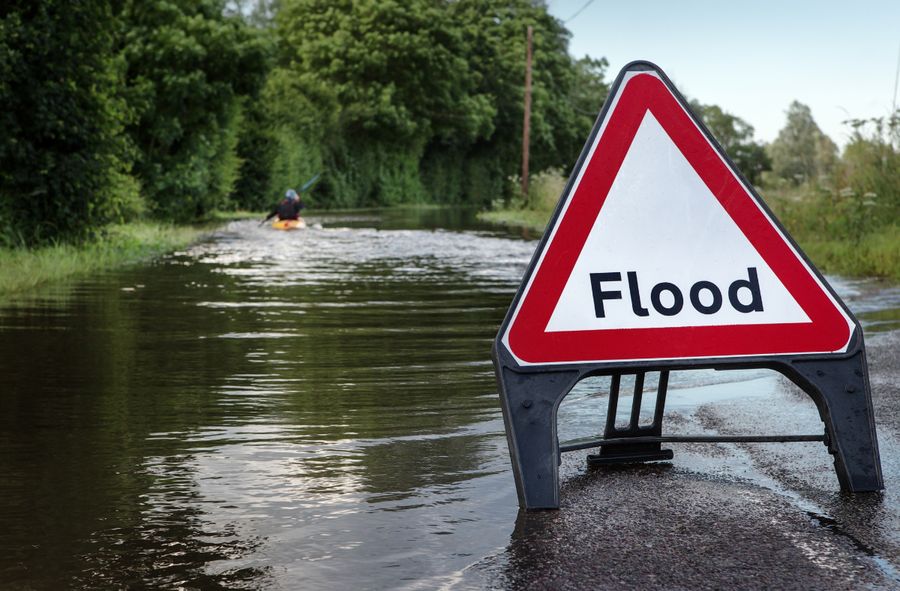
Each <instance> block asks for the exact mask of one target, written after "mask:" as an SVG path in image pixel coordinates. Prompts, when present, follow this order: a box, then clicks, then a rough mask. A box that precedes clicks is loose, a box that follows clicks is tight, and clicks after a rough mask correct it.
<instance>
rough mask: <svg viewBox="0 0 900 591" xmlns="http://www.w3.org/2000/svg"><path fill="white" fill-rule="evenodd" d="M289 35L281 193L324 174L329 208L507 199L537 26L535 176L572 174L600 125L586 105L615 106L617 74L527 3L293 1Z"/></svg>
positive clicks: (277, 170)
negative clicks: (607, 76)
mask: <svg viewBox="0 0 900 591" xmlns="http://www.w3.org/2000/svg"><path fill="white" fill-rule="evenodd" d="M276 22H277V32H278V36H279V38H280V40H281V43H282V47H281V49H280V52H279V53H280V60H279V66H278V68H276V70H275V71H274V72H273V74H272V76H271V77H270V84H269V88H268V89H267V90H268V91H269V94H268V95H267V96H268V98H269V99H270V101H271V102H269V108H270V109H271V110H272V111H273V113H272V116H273V118H274V125H273V129H274V130H275V141H276V143H277V144H278V146H279V147H278V149H277V150H276V153H277V156H276V159H277V160H278V161H277V162H276V166H275V167H274V174H273V177H272V180H273V182H274V183H275V186H277V181H281V182H288V181H290V180H291V178H292V177H290V176H286V175H284V172H285V171H291V172H292V173H293V178H294V179H299V178H303V177H304V176H305V175H306V174H307V173H308V172H309V171H310V170H311V169H309V168H308V167H307V168H306V169H303V163H304V162H309V163H313V164H315V165H317V166H321V167H324V168H325V169H326V170H327V171H328V173H327V175H326V177H325V182H324V183H323V186H322V188H321V189H320V190H319V193H318V196H317V199H319V202H320V203H322V204H325V205H329V206H352V205H390V204H395V203H400V202H409V201H435V202H445V203H468V204H478V205H485V204H487V203H489V202H490V201H491V200H492V199H495V198H497V197H498V196H501V195H503V194H504V192H505V191H506V188H507V186H508V183H507V179H508V177H510V176H511V175H513V174H515V173H516V171H517V170H518V166H519V163H520V160H521V152H520V150H521V133H522V118H523V106H522V104H523V78H524V67H525V34H524V33H525V29H526V27H527V26H528V25H532V26H533V27H534V30H535V33H534V67H533V71H534V74H533V78H534V83H533V87H534V91H533V111H532V153H533V154H534V160H533V163H532V167H533V169H535V170H541V169H543V168H547V167H550V166H559V165H569V164H571V162H572V161H573V160H574V157H575V156H576V155H577V153H578V150H579V149H580V147H581V143H582V142H583V141H584V138H585V137H586V135H587V132H588V130H589V129H590V124H591V123H592V120H593V116H589V117H585V116H584V115H582V114H581V113H578V112H577V111H576V107H575V106H574V104H577V103H578V102H579V101H580V102H581V103H582V104H585V103H587V104H590V103H589V100H590V99H586V97H585V94H586V93H587V92H589V91H591V90H594V91H596V90H601V91H604V92H605V86H604V85H603V73H604V71H603V68H604V65H605V64H604V63H603V62H597V61H589V62H583V63H576V62H575V61H574V60H572V58H571V57H570V56H569V54H568V52H567V43H568V32H567V31H566V30H565V28H564V27H563V26H562V24H561V23H559V21H557V20H556V19H554V18H553V17H551V16H550V15H549V14H548V13H547V11H546V9H545V8H544V7H543V6H542V5H535V4H534V3H532V2H529V1H527V0H505V1H498V0H460V1H457V2H446V1H444V0H413V1H411V2H404V3H398V2H390V1H388V2H381V1H377V0H354V1H351V0H344V1H341V2H333V1H326V0H285V1H284V2H282V4H281V10H280V12H279V13H278V15H277V19H276ZM579 92H580V95H579ZM603 98H604V96H602V95H601V96H596V95H595V96H593V106H594V108H595V109H596V108H597V107H598V106H599V105H600V104H601V103H602V100H603ZM298 105H301V106H302V107H303V108H302V111H303V112H302V113H300V112H298V109H297V106H298ZM311 115H312V117H311ZM293 182H296V180H294V181H293Z"/></svg>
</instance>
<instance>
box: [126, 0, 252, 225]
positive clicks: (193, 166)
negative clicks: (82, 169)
mask: <svg viewBox="0 0 900 591" xmlns="http://www.w3.org/2000/svg"><path fill="white" fill-rule="evenodd" d="M122 18H123V21H124V23H125V25H126V29H125V34H124V36H123V38H122V52H123V56H124V58H125V61H126V64H127V70H126V78H125V80H126V84H127V97H128V100H129V103H130V104H131V105H132V106H133V107H134V108H135V110H136V118H135V120H134V122H133V123H132V124H130V125H129V126H128V132H129V135H130V137H131V138H132V140H133V142H134V145H135V146H136V148H137V157H136V163H135V173H136V175H137V176H138V178H139V179H140V180H141V182H142V184H143V187H144V191H145V194H146V196H147V198H148V199H149V201H150V205H151V210H152V212H153V213H154V214H155V215H156V216H157V217H162V218H166V219H174V220H181V221H186V220H191V219H194V218H196V217H198V216H202V215H204V214H205V213H207V212H209V211H211V210H212V209H214V208H216V207H222V206H225V205H227V202H228V201H227V200H228V196H229V195H230V194H231V192H232V190H233V188H234V186H235V183H236V181H237V175H238V170H239V166H240V160H239V158H238V156H237V152H236V150H237V144H238V131H239V129H240V122H241V119H242V105H241V98H242V97H244V96H253V95H254V94H256V93H257V92H258V91H259V88H260V87H261V85H262V83H263V81H264V78H265V74H266V71H267V47H268V44H267V43H266V42H265V40H264V38H263V34H262V32H261V31H258V30H257V29H255V28H252V27H250V26H249V25H248V24H247V23H246V22H245V21H244V19H243V18H241V17H238V16H225V14H224V0H169V1H168V2H143V1H141V0H125V1H124V7H123V10H122Z"/></svg>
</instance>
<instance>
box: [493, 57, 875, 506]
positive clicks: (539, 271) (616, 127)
mask: <svg viewBox="0 0 900 591" xmlns="http://www.w3.org/2000/svg"><path fill="white" fill-rule="evenodd" d="M493 358H494V366H495V369H496V373H497V380H498V383H499V385H500V399H501V403H502V407H503V418H504V421H505V424H506V433H507V440H508V443H509V451H510V456H511V459H512V464H513V471H514V474H515V480H516V488H517V491H518V496H519V504H520V506H521V507H523V508H525V509H553V508H558V507H559V473H558V467H559V460H560V453H561V451H571V450H573V449H584V448H587V447H599V448H600V453H599V454H596V455H592V456H589V461H591V462H596V463H611V462H623V461H629V462H630V461H648V460H658V459H667V458H671V457H672V452H671V451H669V450H665V449H662V447H661V444H662V443H667V442H673V441H824V442H825V445H826V446H827V447H828V451H829V452H830V453H831V454H833V455H834V465H835V471H836V472H837V476H838V479H839V481H840V485H841V489H842V490H845V491H850V492H863V491H876V490H881V489H882V488H883V481H882V475H881V463H880V458H879V455H878V443H877V440H876V436H875V422H874V417H873V413H872V402H871V393H870V389H869V381H868V370H867V366H866V357H865V348H864V344H863V335H862V330H861V328H860V326H859V322H858V321H857V320H856V319H855V318H854V317H853V315H852V314H851V313H850V311H849V310H848V309H847V307H846V306H845V305H844V303H843V302H842V301H841V300H840V298H839V297H838V296H837V294H836V293H835V292H834V291H833V290H832V289H831V287H830V286H829V285H828V283H827V282H826V281H825V279H824V278H823V277H822V275H821V274H820V273H819V272H818V271H817V270H816V268H815V267H814V266H813V265H812V263H810V262H809V261H808V260H807V259H806V257H805V256H804V255H803V254H802V253H801V251H800V249H799V248H798V247H797V245H796V244H795V243H794V242H793V240H792V239H791V238H790V237H789V236H788V234H787V232H786V231H785V230H784V228H782V227H781V225H780V224H779V223H778V222H777V220H776V219H775V217H774V215H773V214H772V212H771V211H769V209H768V208H767V207H766V205H765V204H764V203H763V201H762V199H760V197H759V196H758V195H757V194H756V193H755V191H754V189H753V187H752V186H751V185H750V183H749V182H747V180H746V179H744V178H743V177H742V176H741V174H740V173H739V172H738V171H737V169H736V168H735V166H734V164H733V163H732V162H731V161H730V160H729V159H728V157H727V156H726V154H725V152H724V151H723V150H722V148H721V147H720V146H719V144H718V143H717V142H716V140H715V139H714V138H713V137H712V135H711V134H710V133H709V131H708V130H707V129H706V127H705V126H704V125H703V123H702V122H701V121H700V119H699V118H698V117H696V116H695V115H694V114H693V113H692V112H691V110H690V108H689V106H688V104H687V102H686V101H685V99H684V98H683V97H682V96H681V95H680V94H679V93H678V91H677V90H676V89H675V88H674V86H673V85H672V83H671V81H669V79H668V78H667V77H666V75H665V74H664V73H663V72H662V71H661V70H660V69H659V68H658V67H657V66H655V65H653V64H651V63H648V62H633V63H631V64H629V65H627V66H626V67H625V68H624V69H623V70H622V72H621V73H620V74H619V76H618V78H617V79H616V81H615V83H614V84H613V87H612V89H611V90H610V95H609V98H608V99H607V101H606V104H605V105H604V106H603V109H602V111H601V112H600V116H599V117H598V119H597V122H596V124H595V125H594V129H593V131H592V132H591V136H590V138H589V139H588V141H587V144H586V145H585V147H584V150H583V151H582V154H581V156H580V158H579V160H578V163H577V164H576V166H575V169H574V171H573V172H572V175H571V177H570V178H569V181H568V183H567V185H566V188H565V190H564V192H563V195H562V197H561V199H560V202H559V205H558V206H557V208H556V211H555V213H554V214H553V217H552V219H551V221H550V223H549V225H548V227H547V231H546V232H545V233H544V236H543V238H542V240H541V241H540V244H539V245H538V247H537V249H536V251H535V254H534V257H533V258H532V261H531V263H530V265H529V268H528V270H527V272H526V273H525V277H524V278H523V281H522V284H521V286H520V288H519V291H518V292H517V294H516V296H515V299H514V300H513V303H512V305H511V306H510V309H509V312H508V313H507V315H506V318H505V320H504V322H503V325H502V326H501V328H500V331H499V333H498V335H497V339H496V341H495V343H494V348H493ZM704 368H714V369H741V368H769V369H773V370H776V371H778V372H780V373H781V374H783V375H784V376H786V377H787V378H789V379H790V380H791V381H793V382H794V383H795V384H797V385H798V386H799V387H800V388H802V389H803V390H804V391H805V392H806V393H807V394H809V396H810V397H812V399H813V400H814V401H815V404H816V407H817V408H818V410H819V415H820V416H821V418H822V421H823V422H824V425H825V433H824V435H811V436H810V435H799V436H797V435H794V436H764V437H713V436H698V437H677V436H668V437H667V436H663V435H662V415H663V409H664V405H665V392H666V386H667V382H668V373H669V372H670V371H672V370H687V369H704ZM649 372H659V382H658V384H659V385H658V386H657V396H656V405H655V410H654V417H653V421H652V423H651V424H649V425H639V411H640V407H641V397H642V395H643V392H644V380H645V376H646V375H647V374H648V373H649ZM625 375H634V376H635V380H634V382H635V387H634V395H633V397H632V408H631V413H630V414H631V421H630V424H629V426H628V427H627V428H617V427H616V425H615V416H616V410H617V405H618V402H619V390H620V387H621V377H622V376H625ZM590 376H612V381H611V384H612V386H611V391H610V398H609V413H608V417H607V425H606V430H605V433H604V437H603V439H600V440H597V441H594V442H591V443H589V444H585V445H578V446H570V447H568V448H563V449H561V448H560V445H559V442H558V439H557V433H556V416H557V410H558V408H559V404H560V402H561V401H562V399H563V398H564V397H565V396H566V394H568V393H569V391H570V390H571V389H572V388H573V387H574V386H575V384H576V383H578V382H579V381H580V380H582V379H584V378H587V377H590Z"/></svg>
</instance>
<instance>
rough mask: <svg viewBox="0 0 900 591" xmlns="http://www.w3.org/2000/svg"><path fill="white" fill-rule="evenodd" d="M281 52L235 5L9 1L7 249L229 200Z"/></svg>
mask: <svg viewBox="0 0 900 591" xmlns="http://www.w3.org/2000/svg"><path fill="white" fill-rule="evenodd" d="M269 47H270V46H269V43H268V42H267V41H266V38H265V35H264V34H263V33H262V32H260V31H258V30H256V29H253V28H252V27H250V26H249V25H248V24H247V23H245V22H244V20H243V19H242V18H240V17H238V16H226V14H225V2H224V0H202V1H198V0H167V1H166V2H143V1H138V0H78V1H61V0H40V1H34V0H29V1H18V0H14V1H10V2H5V3H4V4H3V6H2V8H0V103H2V104H3V106H4V108H3V111H2V113H0V245H7V246H9V245H33V244H39V243H43V242H51V241H57V240H81V239H86V238H89V237H90V236H91V235H92V234H93V233H94V232H95V231H96V229H98V228H100V227H102V226H103V225H104V224H106V223H109V222H114V221H120V220H124V219H131V218H134V217H137V216H139V215H141V214H144V213H148V212H149V213H150V214H152V215H154V216H155V217H158V218H163V219H170V220H176V221H183V220H189V219H194V218H196V217H197V216H201V215H204V214H206V213H208V212H209V211H210V210H212V209H213V208H215V207H222V206H224V205H227V204H229V203H230V201H229V200H230V198H231V197H230V196H231V195H232V193H233V189H234V187H235V184H236V181H237V176H238V173H239V170H240V165H241V160H240V158H239V156H238V153H237V149H236V148H237V144H238V137H239V132H240V130H241V122H242V115H243V108H244V104H245V102H246V101H248V100H252V99H253V97H254V95H255V94H257V92H258V90H259V88H260V87H261V86H262V84H263V82H264V80H265V76H266V73H267V69H268V68H267V64H268V51H269Z"/></svg>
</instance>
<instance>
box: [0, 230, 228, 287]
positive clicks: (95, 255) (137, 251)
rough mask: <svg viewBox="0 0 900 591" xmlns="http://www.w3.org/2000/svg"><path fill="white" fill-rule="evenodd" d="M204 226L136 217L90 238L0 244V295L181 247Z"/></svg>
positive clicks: (142, 258) (137, 260)
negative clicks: (3, 246) (18, 245)
mask: <svg viewBox="0 0 900 591" xmlns="http://www.w3.org/2000/svg"><path fill="white" fill-rule="evenodd" d="M209 229H210V227H209V226H173V225H167V224H157V223H150V222H137V223H129V224H122V225H113V226H109V227H107V228H106V229H105V230H104V231H103V233H102V235H101V236H99V237H98V238H96V239H95V240H92V241H90V242H87V243H84V244H79V245H72V244H58V245H54V246H45V247H41V248H35V249H0V297H9V296H13V295H16V294H19V293H23V292H27V291H29V290H32V289H35V288H37V287H40V286H42V285H45V284H49V283H53V282H58V281H62V280H65V279H73V278H77V277H82V276H84V275H88V274H90V273H92V272H96V271H99V270H102V269H111V268H114V267H118V266H121V265H126V264H129V263H135V262H139V261H144V260H147V259H150V258H153V257H155V256H158V255H160V254H163V253H165V252H170V251H172V250H177V249H179V248H182V247H184V246H186V245H188V244H190V243H191V242H193V241H195V240H196V239H197V238H199V237H200V236H201V235H202V234H204V233H206V232H208V231H209Z"/></svg>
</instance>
